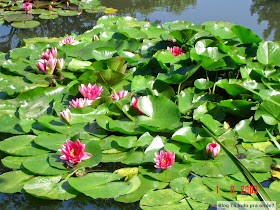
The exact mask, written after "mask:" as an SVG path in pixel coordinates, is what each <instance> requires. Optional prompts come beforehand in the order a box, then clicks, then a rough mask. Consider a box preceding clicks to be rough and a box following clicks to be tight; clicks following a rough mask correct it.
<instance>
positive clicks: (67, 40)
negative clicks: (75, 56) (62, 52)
mask: <svg viewBox="0 0 280 210" xmlns="http://www.w3.org/2000/svg"><path fill="white" fill-rule="evenodd" d="M73 43H74V37H72V36H68V37H66V38H64V39H63V40H61V41H60V42H59V44H60V45H64V44H71V45H72V44H73Z"/></svg>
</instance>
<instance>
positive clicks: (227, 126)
mask: <svg viewBox="0 0 280 210" xmlns="http://www.w3.org/2000/svg"><path fill="white" fill-rule="evenodd" d="M223 127H224V129H227V130H228V129H230V125H229V124H228V123H227V122H226V121H224V126H223Z"/></svg>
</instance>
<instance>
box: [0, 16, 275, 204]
mask: <svg viewBox="0 0 280 210" xmlns="http://www.w3.org/2000/svg"><path fill="white" fill-rule="evenodd" d="M71 36H73V37H74V40H75V41H77V42H78V44H75V45H71V44H63V45H61V43H60V42H59V41H61V40H63V39H64V38H61V39H56V40H55V41H53V40H52V41H53V42H50V40H49V39H47V38H31V39H28V40H24V43H26V45H25V46H22V47H21V48H15V49H13V50H11V51H10V52H9V53H0V66H1V73H0V76H1V80H0V89H1V91H2V93H1V106H0V120H1V121H2V122H5V123H3V124H2V125H1V126H0V132H1V133H5V134H10V135H11V136H10V137H7V138H5V139H4V140H2V141H0V150H1V162H2V164H3V165H4V166H5V167H6V168H7V172H6V173H3V174H1V175H0V192H2V193H19V192H22V190H24V192H25V193H26V194H31V195H33V196H36V197H38V198H42V199H52V200H67V199H72V198H74V197H76V196H78V195H86V196H88V197H91V198H92V199H97V198H98V199H99V198H106V199H107V198H112V199H114V200H115V201H116V202H124V203H134V202H138V201H139V206H140V208H142V209H145V208H151V209H157V208H166V209H172V208H174V209H175V208H176V209H207V208H209V206H211V205H212V206H213V205H214V206H215V205H217V201H228V200H229V201H243V200H251V201H260V200H264V201H265V202H268V201H277V205H279V203H280V201H279V198H280V196H279V195H280V192H279V189H278V188H279V187H278V186H279V164H280V161H279V154H280V150H279V148H278V147H279V140H278V135H279V133H280V131H279V126H278V125H279V122H280V118H279V116H280V114H279V110H280V109H279V107H280V86H279V75H278V72H279V68H280V56H279V55H280V47H279V44H278V43H277V42H271V41H264V40H262V39H260V38H259V37H258V36H257V35H255V34H254V33H253V32H252V31H251V30H249V29H247V28H244V27H242V26H239V25H236V24H233V23H226V22H206V23H203V24H199V25H195V24H193V23H190V22H187V21H175V22H170V23H165V24H163V25H161V26H158V25H155V24H151V23H149V22H147V21H137V20H136V19H135V18H131V17H117V16H104V17H102V18H100V19H99V20H98V21H97V24H96V26H95V27H94V28H93V29H92V30H89V31H87V32H85V33H84V34H81V35H75V34H71ZM93 37H95V38H94V40H93ZM96 37H98V38H96ZM168 40H174V43H173V42H170V41H168ZM175 45H176V46H177V47H179V48H180V49H181V50H182V51H183V52H184V53H182V54H180V55H178V56H174V55H172V53H170V52H169V50H167V46H168V47H170V48H172V47H174V46H175ZM52 48H53V49H55V48H56V49H57V55H55V53H54V54H53V55H52V53H50V52H51V49H52ZM47 49H49V50H47ZM42 52H49V53H43V54H42ZM39 55H41V56H43V59H44V60H48V59H49V58H48V59H47V57H48V56H49V57H51V58H53V59H63V61H62V63H63V65H62V66H63V68H60V67H58V66H57V65H56V70H54V73H53V74H42V73H41V70H38V68H37V66H36V63H38V58H39ZM54 57H55V58H54ZM57 62H58V61H57ZM40 65H43V67H41V68H46V67H45V66H44V63H42V64H40ZM40 65H39V66H40ZM46 65H47V64H46ZM124 90H125V91H127V92H125V91H124ZM115 94H116V95H115ZM112 95H113V96H114V97H113V99H112ZM125 95H126V96H125ZM117 96H118V97H117ZM122 96H125V97H122ZM121 97H122V98H121ZM120 98H121V100H114V99H120ZM86 99H88V100H90V103H89V101H88V100H86ZM86 101H87V102H86ZM69 105H70V107H71V109H69ZM66 139H68V140H71V141H72V142H73V144H74V142H75V140H76V139H79V141H80V144H84V145H85V147H84V152H85V153H90V154H91V155H92V156H91V157H90V158H88V159H85V160H82V161H80V162H76V163H73V162H72V163H71V162H70V161H66V160H62V159H61V158H60V157H61V155H62V153H61V152H58V150H59V149H61V148H62V145H63V144H65V141H66ZM213 141H214V142H216V143H217V144H219V145H220V147H221V149H220V151H219V153H218V150H217V149H218V146H217V145H216V144H215V145H213V144H214V143H213ZM207 145H209V146H208V148H209V149H208V154H209V155H210V156H211V157H215V158H209V156H208V155H207V151H206V148H207ZM163 151H167V153H168V152H169V153H168V154H169V155H168V156H166V157H168V158H164V155H161V154H163ZM211 151H212V152H211ZM70 153H71V149H69V150H68V154H69V155H71V154H72V153H71V154H70ZM155 153H156V154H158V155H157V157H155ZM165 154H166V153H165ZM173 157H174V162H172V161H170V162H169V163H168V164H166V163H167V162H165V160H173ZM154 159H155V160H154ZM160 161H161V162H160ZM171 162H172V164H171ZM159 163H162V165H160V164H159ZM164 164H165V165H164ZM108 165H110V166H113V168H110V167H106V166H108ZM155 166H158V167H159V168H156V167H155ZM169 166H171V167H169ZM96 170H102V171H96ZM104 170H106V171H104ZM267 180H269V181H270V182H271V185H269V186H266V187H264V186H262V185H261V184H260V183H262V182H263V181H267ZM40 181H42V182H40ZM38 183H44V184H38ZM46 186H49V187H46ZM166 197H168V199H166ZM278 207H279V206H278Z"/></svg>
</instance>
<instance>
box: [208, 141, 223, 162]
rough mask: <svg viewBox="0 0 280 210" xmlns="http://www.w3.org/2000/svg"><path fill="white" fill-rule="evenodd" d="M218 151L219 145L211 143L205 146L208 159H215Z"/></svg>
mask: <svg viewBox="0 0 280 210" xmlns="http://www.w3.org/2000/svg"><path fill="white" fill-rule="evenodd" d="M220 149H221V148H220V145H219V144H217V143H216V142H214V141H213V142H212V143H209V144H208V145H207V146H206V153H207V154H208V156H209V157H212V158H215V157H216V156H217V155H218V154H219V152H220Z"/></svg>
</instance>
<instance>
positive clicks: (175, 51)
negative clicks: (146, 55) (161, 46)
mask: <svg viewBox="0 0 280 210" xmlns="http://www.w3.org/2000/svg"><path fill="white" fill-rule="evenodd" d="M167 50H169V51H170V53H171V54H172V55H174V56H178V55H181V54H183V53H184V51H183V50H182V49H181V48H180V47H177V46H174V47H167Z"/></svg>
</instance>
